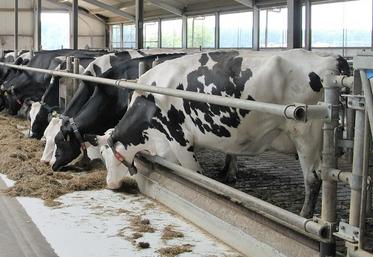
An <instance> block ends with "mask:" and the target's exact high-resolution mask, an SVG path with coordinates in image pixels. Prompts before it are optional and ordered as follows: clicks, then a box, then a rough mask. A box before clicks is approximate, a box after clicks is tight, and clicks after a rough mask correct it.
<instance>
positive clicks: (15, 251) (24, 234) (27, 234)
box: [0, 178, 57, 257]
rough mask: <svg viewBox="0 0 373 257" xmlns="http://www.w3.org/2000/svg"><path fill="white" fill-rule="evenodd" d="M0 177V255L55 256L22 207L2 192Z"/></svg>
mask: <svg viewBox="0 0 373 257" xmlns="http://www.w3.org/2000/svg"><path fill="white" fill-rule="evenodd" d="M5 188H6V186H5V184H4V182H3V181H2V180H1V178H0V256H1V257H57V255H56V254H55V253H54V251H53V249H52V248H51V247H50V245H49V244H48V243H47V241H46V240H45V238H44V237H43V236H42V234H41V233H40V232H39V230H38V229H37V227H36V226H35V224H34V223H33V222H32V221H31V219H30V217H29V216H28V215H27V214H26V212H25V210H24V209H23V207H22V206H21V205H20V204H19V203H18V201H17V200H16V199H15V198H9V197H7V196H6V195H4V193H3V192H2V191H3V190H4V189H5Z"/></svg>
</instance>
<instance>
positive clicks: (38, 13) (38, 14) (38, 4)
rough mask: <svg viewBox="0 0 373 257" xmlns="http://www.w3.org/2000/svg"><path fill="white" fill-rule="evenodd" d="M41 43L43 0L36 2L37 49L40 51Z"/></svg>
mask: <svg viewBox="0 0 373 257" xmlns="http://www.w3.org/2000/svg"><path fill="white" fill-rule="evenodd" d="M41 48H42V45H41V0H37V2H36V50H37V51H40V50H41Z"/></svg>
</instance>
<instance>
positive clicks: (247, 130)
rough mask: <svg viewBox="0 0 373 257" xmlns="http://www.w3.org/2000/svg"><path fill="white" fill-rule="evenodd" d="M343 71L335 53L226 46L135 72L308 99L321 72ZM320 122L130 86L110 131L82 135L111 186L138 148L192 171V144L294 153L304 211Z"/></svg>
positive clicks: (246, 95)
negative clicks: (96, 148) (98, 155)
mask: <svg viewBox="0 0 373 257" xmlns="http://www.w3.org/2000/svg"><path fill="white" fill-rule="evenodd" d="M348 71H349V70H348V65H347V62H346V61H345V60H344V59H343V58H341V57H339V58H338V57H333V56H329V57H326V56H320V55H317V54H315V53H313V52H308V51H304V50H300V49H298V50H289V51H283V52H278V53H262V52H252V51H227V52H210V53H200V54H194V55H188V56H185V57H182V58H179V59H175V60H172V61H169V62H165V63H163V64H161V65H158V66H157V67H155V68H153V69H152V70H150V71H149V72H147V73H145V74H144V75H143V76H141V77H140V79H139V83H141V84H147V85H154V86H155V85H156V86H158V87H167V88H173V89H179V90H187V91H193V92H200V93H207V94H213V95H220V96H226V97H233V98H240V99H247V100H252V101H260V102H267V103H275V104H292V103H304V104H316V103H317V102H318V101H320V100H322V97H323V90H322V83H321V78H323V76H324V74H326V73H327V72H334V73H335V74H339V73H341V72H345V73H347V72H348ZM321 126H322V121H321V120H310V121H308V122H306V123H302V122H296V121H293V120H286V119H284V118H283V117H279V116H275V115H271V114H268V113H262V112H257V111H246V110H241V109H236V108H230V107H225V106H218V105H214V104H209V103H204V102H195V101H189V100H184V99H181V98H176V97H169V96H165V95H158V94H151V93H146V92H135V93H134V95H133V97H132V100H131V103H130V107H129V109H128V111H127V112H126V114H125V115H124V117H123V118H122V119H121V121H120V122H119V124H118V125H117V126H116V127H115V130H114V131H113V132H112V133H111V135H110V136H108V135H109V133H108V134H107V135H105V136H98V137H96V138H92V137H89V136H87V139H90V142H91V143H92V144H96V145H97V144H98V145H101V146H102V147H101V151H102V154H103V156H104V158H105V162H106V164H107V169H108V176H107V184H108V187H109V188H112V189H116V188H119V187H120V186H121V184H122V181H123V179H124V177H125V176H128V175H129V169H130V171H131V170H133V169H134V168H133V162H134V157H135V155H136V154H137V153H138V152H141V151H146V152H148V153H150V154H151V155H159V156H161V157H164V158H166V159H168V160H170V161H173V162H176V163H179V164H181V165H182V166H184V167H186V168H189V169H191V170H194V171H199V172H203V171H202V169H201V166H200V165H199V163H198V161H197V159H196V157H195V153H194V151H195V149H196V148H198V147H204V148H210V149H213V150H218V151H222V152H225V153H228V154H247V155H255V154H259V153H261V152H263V151H266V150H275V151H279V152H283V153H297V154H298V156H299V160H300V163H301V167H302V171H303V175H304V183H305V190H306V195H305V202H304V206H303V208H302V211H301V215H302V216H305V217H310V216H312V213H313V210H314V206H315V204H316V201H317V196H318V193H319V188H320V181H319V180H318V179H317V176H315V171H316V170H318V169H320V151H321V141H322V133H321ZM108 145H109V146H111V149H110V148H109V147H108ZM112 149H113V151H112ZM123 163H124V164H126V165H123ZM108 164H109V165H108ZM126 166H127V167H126Z"/></svg>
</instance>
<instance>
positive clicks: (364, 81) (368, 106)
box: [360, 70, 373, 134]
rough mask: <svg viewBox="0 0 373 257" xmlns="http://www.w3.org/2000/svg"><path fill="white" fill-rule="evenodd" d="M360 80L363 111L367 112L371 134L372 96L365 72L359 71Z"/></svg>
mask: <svg viewBox="0 0 373 257" xmlns="http://www.w3.org/2000/svg"><path fill="white" fill-rule="evenodd" d="M360 78H361V84H362V88H363V92H364V98H365V110H366V111H367V112H368V117H369V124H370V131H371V133H372V134H373V95H372V88H371V86H370V82H369V80H368V77H367V74H366V72H365V70H360Z"/></svg>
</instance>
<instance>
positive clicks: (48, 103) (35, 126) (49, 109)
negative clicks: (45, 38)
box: [29, 56, 95, 139]
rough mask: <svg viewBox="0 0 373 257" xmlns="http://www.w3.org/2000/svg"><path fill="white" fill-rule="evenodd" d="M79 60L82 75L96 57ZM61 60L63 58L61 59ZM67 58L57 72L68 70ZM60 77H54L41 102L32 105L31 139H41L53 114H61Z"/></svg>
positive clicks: (82, 57)
mask: <svg viewBox="0 0 373 257" xmlns="http://www.w3.org/2000/svg"><path fill="white" fill-rule="evenodd" d="M75 57H77V58H79V60H80V62H79V64H80V67H79V71H80V73H83V72H84V70H85V69H86V68H87V66H88V65H89V64H90V63H91V62H92V61H94V60H95V57H87V56H75ZM59 59H61V58H59ZM66 65H67V63H66V57H64V58H63V62H62V63H61V64H59V65H58V66H57V67H56V68H55V70H56V71H60V70H66ZM60 81H61V78H60V77H53V78H52V79H51V81H50V84H49V86H48V88H47V89H46V91H45V92H44V94H43V96H42V98H41V101H40V102H34V103H32V105H31V110H30V121H31V126H30V134H29V136H30V137H31V138H36V139H41V138H42V137H43V134H44V131H45V129H46V128H47V126H48V124H49V121H50V119H48V118H49V117H50V116H51V114H52V113H56V114H59V113H60V108H59V87H60Z"/></svg>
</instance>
